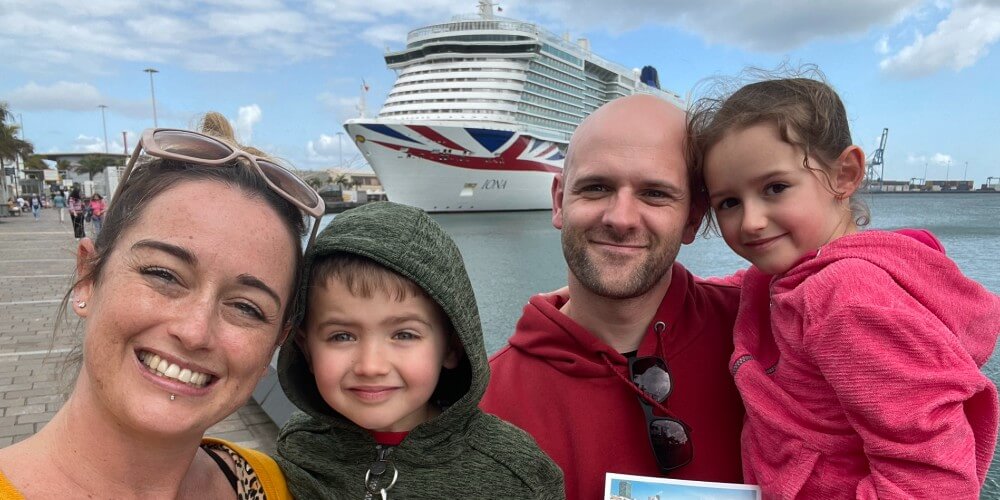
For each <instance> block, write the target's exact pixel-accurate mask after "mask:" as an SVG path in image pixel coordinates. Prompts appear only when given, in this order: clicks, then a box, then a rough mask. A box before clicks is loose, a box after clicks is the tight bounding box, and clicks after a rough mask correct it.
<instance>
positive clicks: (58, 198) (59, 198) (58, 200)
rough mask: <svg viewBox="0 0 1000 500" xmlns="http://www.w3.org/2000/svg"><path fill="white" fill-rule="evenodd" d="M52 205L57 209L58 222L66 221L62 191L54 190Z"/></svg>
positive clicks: (64, 198)
mask: <svg viewBox="0 0 1000 500" xmlns="http://www.w3.org/2000/svg"><path fill="white" fill-rule="evenodd" d="M52 206H53V207H55V208H56V209H57V210H59V222H60V223H63V222H66V197H65V196H63V192H62V191H56V194H55V196H53V197H52Z"/></svg>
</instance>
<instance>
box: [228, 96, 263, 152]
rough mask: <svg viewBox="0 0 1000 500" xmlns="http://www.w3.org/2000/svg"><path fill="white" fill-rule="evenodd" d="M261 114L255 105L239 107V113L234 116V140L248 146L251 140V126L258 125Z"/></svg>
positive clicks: (258, 107)
mask: <svg viewBox="0 0 1000 500" xmlns="http://www.w3.org/2000/svg"><path fill="white" fill-rule="evenodd" d="M262 116H263V113H262V112H261V110H260V106H258V105H256V104H251V105H249V106H240V109H239V113H238V114H237V116H236V123H234V124H233V127H234V128H235V129H236V138H237V140H239V141H240V142H241V143H243V144H250V141H251V140H252V139H253V126H254V125H256V124H257V123H260V120H261V118H262Z"/></svg>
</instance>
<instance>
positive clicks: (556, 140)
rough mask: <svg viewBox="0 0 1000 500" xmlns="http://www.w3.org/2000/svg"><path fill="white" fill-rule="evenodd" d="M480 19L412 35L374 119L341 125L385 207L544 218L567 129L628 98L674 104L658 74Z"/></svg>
mask: <svg viewBox="0 0 1000 500" xmlns="http://www.w3.org/2000/svg"><path fill="white" fill-rule="evenodd" d="M497 10H498V9H497V7H496V6H495V5H494V3H493V2H491V1H487V0H480V1H479V12H478V14H471V15H467V16H456V17H455V18H453V19H452V20H451V21H450V22H447V23H443V24H435V25H432V26H426V27H423V28H419V29H416V30H413V31H411V32H410V33H409V34H408V35H407V39H406V48H405V49H403V50H400V51H390V52H387V53H386V55H385V61H386V64H387V65H388V67H389V68H390V69H392V70H395V71H396V74H397V79H396V82H395V84H394V85H393V87H392V90H391V91H390V92H389V95H388V97H387V98H386V100H385V103H384V105H383V106H382V109H381V110H380V111H379V113H378V116H377V117H376V118H364V117H362V118H355V119H351V120H348V121H347V122H346V123H345V124H344V128H345V129H346V130H347V133H348V134H349V137H351V138H353V139H354V141H355V144H357V146H358V149H360V150H361V152H362V154H364V156H365V159H366V160H367V161H368V163H369V165H371V167H372V169H373V170H374V171H375V173H376V174H377V175H378V177H379V180H380V181H381V183H382V186H383V187H384V189H385V193H386V195H387V197H388V198H389V200H391V201H395V202H398V203H404V204H407V205H412V206H416V207H420V208H422V209H424V210H426V211H428V212H475V211H506V210H543V209H549V208H551V206H552V198H551V194H550V188H551V186H552V177H553V176H554V175H555V174H557V173H559V172H561V171H562V164H563V158H564V156H565V153H566V146H567V144H568V143H569V138H570V136H571V134H572V133H573V130H574V129H575V128H576V127H577V125H579V124H580V122H581V121H582V120H583V119H584V118H585V117H586V116H587V115H589V114H590V113H592V112H593V111H594V110H595V109H597V108H598V107H600V106H601V105H602V104H604V103H606V102H608V101H610V100H612V99H616V98H618V97H623V96H627V95H631V94H635V93H646V94H654V95H657V96H660V97H662V98H664V99H667V100H669V101H671V102H673V103H675V104H677V105H678V106H680V105H681V98H680V96H679V95H677V94H675V93H672V92H667V91H664V90H661V89H660V88H659V82H658V77H657V75H656V70H655V69H653V68H650V67H646V68H643V70H642V71H638V70H630V69H627V68H625V67H623V66H621V65H619V64H615V63H612V62H610V61H607V60H605V59H603V58H601V57H599V56H597V55H596V54H594V53H592V52H591V51H590V46H589V42H588V41H587V40H586V39H580V40H578V41H577V42H571V41H570V40H569V39H568V37H558V36H556V35H554V34H552V33H549V32H547V31H545V30H544V29H542V28H540V27H539V26H538V25H536V24H533V23H528V22H523V21H518V20H516V19H510V18H504V17H501V16H498V15H496V12H495V11H497Z"/></svg>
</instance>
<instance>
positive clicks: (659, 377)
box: [628, 356, 694, 473]
mask: <svg viewBox="0 0 1000 500" xmlns="http://www.w3.org/2000/svg"><path fill="white" fill-rule="evenodd" d="M628 373H629V378H630V379H631V380H632V382H633V383H634V384H635V386H636V387H637V388H638V389H639V390H640V391H642V392H643V393H644V394H645V395H646V396H648V397H649V398H650V399H652V400H653V401H656V402H657V403H663V402H664V401H666V400H667V397H669V396H670V392H671V391H672V390H673V379H672V378H671V377H670V371H669V370H668V369H667V363H666V361H663V359H661V358H660V357H659V356H642V357H638V358H631V359H629V362H628ZM637 397H638V398H639V404H640V405H642V412H643V414H644V415H645V416H646V431H647V433H648V434H649V444H650V445H651V446H652V447H653V455H655V456H656V464H657V465H658V466H659V467H660V472H663V473H667V472H670V471H672V470H675V469H679V468H681V467H684V466H685V465H687V464H689V463H691V460H692V459H693V458H694V445H692V444H691V428H690V427H688V426H687V424H685V423H684V422H682V421H681V420H680V419H677V418H671V417H660V416H656V415H654V414H653V405H652V404H651V403H650V402H649V401H647V400H646V399H645V398H643V397H642V396H637Z"/></svg>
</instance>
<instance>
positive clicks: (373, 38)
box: [361, 24, 410, 49]
mask: <svg viewBox="0 0 1000 500" xmlns="http://www.w3.org/2000/svg"><path fill="white" fill-rule="evenodd" d="M409 30H410V27H407V26H404V25H402V24H377V25H375V26H372V27H370V28H368V29H366V30H364V31H362V32H361V39H362V40H364V41H366V42H368V43H370V44H371V45H374V46H376V47H378V48H380V49H382V48H385V47H386V46H387V45H391V44H398V45H400V46H402V45H403V43H404V42H405V41H406V34H407V33H408V32H409Z"/></svg>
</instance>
